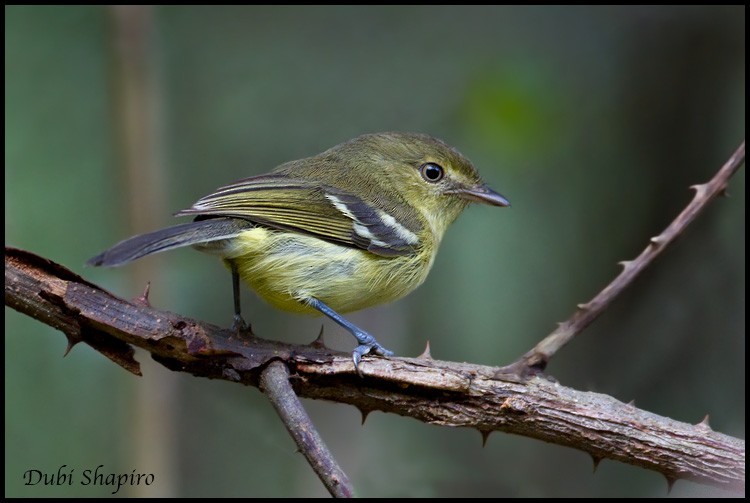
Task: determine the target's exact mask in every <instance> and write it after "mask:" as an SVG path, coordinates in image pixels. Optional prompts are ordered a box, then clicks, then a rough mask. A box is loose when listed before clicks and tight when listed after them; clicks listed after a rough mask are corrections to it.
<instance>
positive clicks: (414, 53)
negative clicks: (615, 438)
mask: <svg viewBox="0 0 750 503" xmlns="http://www.w3.org/2000/svg"><path fill="white" fill-rule="evenodd" d="M153 16H154V22H155V26H156V41H155V43H154V47H153V48H152V57H153V61H154V65H155V68H156V69H157V74H158V81H159V82H160V85H159V90H158V92H159V95H160V97H161V101H160V105H159V110H158V113H159V115H160V117H161V128H162V130H161V134H162V137H163V145H162V150H163V153H164V163H163V167H162V168H163V170H164V173H163V176H164V178H165V179H166V180H167V183H166V187H167V189H166V191H165V193H164V194H163V198H165V201H166V207H167V208H169V209H170V211H177V210H179V209H181V208H184V207H187V206H189V205H190V204H192V202H193V201H194V200H196V199H197V198H198V197H200V196H201V195H203V194H205V193H207V192H209V191H210V190H212V189H214V188H216V187H218V186H219V185H222V184H225V183H227V182H231V181H233V180H235V179H237V178H241V177H245V176H249V175H252V174H257V173H262V172H265V171H268V170H269V169H271V168H273V167H274V166H276V165H278V164H280V163H281V162H284V161H287V160H290V159H296V158H300V157H303V156H307V155H311V154H314V153H317V152H320V151H322V150H323V149H325V148H328V147H330V146H332V145H334V144H336V143H339V142H341V141H343V140H346V139H348V138H351V137H354V136H356V135H358V134H361V133H364V132H372V131H383V130H404V131H420V132H428V133H431V134H433V135H435V136H438V137H441V138H443V139H445V140H446V141H447V142H449V143H451V144H453V145H455V146H457V147H458V148H459V149H460V150H461V151H462V152H463V153H464V154H466V155H467V156H468V157H469V158H471V159H472V160H473V161H474V163H475V165H476V166H477V167H478V168H479V170H480V172H481V173H482V174H483V175H484V177H485V179H486V180H487V181H488V182H489V183H490V185H491V186H493V187H494V188H495V189H497V190H498V191H500V192H501V193H503V194H504V195H506V196H507V197H508V198H509V199H510V200H511V202H512V203H513V207H512V208H510V209H506V210H498V209H493V208H487V207H472V208H470V209H469V210H467V212H466V213H465V214H464V215H463V216H462V217H461V218H460V219H459V220H458V222H457V223H456V224H454V226H453V228H451V230H450V231H449V232H448V234H447V236H446V238H445V240H444V242H443V245H442V248H441V251H440V253H439V255H438V258H437V260H436V263H435V267H434V269H433V271H432V273H431V275H430V277H429V278H428V280H427V282H426V283H425V285H424V286H423V287H421V288H420V289H419V290H417V291H416V292H415V293H413V294H412V295H410V296H409V297H407V298H406V299H403V300H401V301H398V302H396V303H393V304H391V305H387V306H382V307H378V308H374V309H371V310H368V311H364V312H361V313H355V314H353V315H352V316H351V319H352V320H353V321H354V322H355V323H357V324H360V325H361V326H363V327H365V328H367V329H370V330H371V331H372V332H373V333H374V334H376V335H377V336H378V339H379V340H380V341H381V342H382V343H383V344H384V345H385V346H387V347H389V348H391V349H394V350H396V351H397V353H398V354H401V355H416V354H418V353H419V352H421V350H422V348H423V347H424V344H425V341H426V340H430V342H431V345H432V353H433V355H434V356H435V357H436V358H440V359H448V360H458V361H471V362H476V363H482V364H488V365H499V364H504V363H508V362H510V361H511V360H513V359H514V358H515V357H517V356H518V355H519V354H521V353H523V352H525V351H526V350H528V349H529V348H530V347H531V345H533V344H534V343H535V342H536V341H537V340H539V339H540V338H541V337H542V336H543V335H545V334H546V333H548V332H549V331H551V330H552V329H553V328H554V327H555V323H556V322H558V321H562V320H563V319H565V318H566V317H567V316H569V315H570V313H572V311H573V309H574V306H575V305H576V304H577V303H579V302H583V301H585V300H587V299H589V298H590V297H591V296H592V295H593V294H595V293H596V292H597V291H598V290H599V289H600V288H601V287H602V286H603V285H604V284H605V283H606V282H608V281H609V280H610V279H611V278H612V277H613V275H615V274H616V273H617V272H618V271H619V268H618V267H617V266H616V263H617V262H618V261H620V260H624V259H628V258H632V257H634V256H635V255H636V254H637V253H639V252H640V250H641V249H642V248H643V247H644V246H645V244H646V243H647V240H648V238H649V237H650V236H652V235H654V234H655V233H657V232H659V231H660V230H661V229H663V228H664V227H665V226H666V225H667V224H668V223H669V222H670V221H671V219H672V218H673V217H674V216H675V215H676V213H677V212H678V211H679V210H680V209H681V208H682V207H683V206H684V205H685V204H686V203H687V202H688V201H689V198H690V197H691V195H692V194H691V192H689V191H688V189H687V187H688V186H689V185H692V184H695V183H700V182H703V181H706V180H707V179H708V178H710V177H711V176H712V175H713V173H714V172H715V171H716V169H717V168H718V167H719V166H720V165H721V164H722V163H723V162H724V160H725V159H726V158H727V157H728V156H729V155H730V154H731V152H733V150H734V149H735V148H736V146H737V145H738V144H739V143H740V141H741V140H742V139H743V136H744V132H745V7H744V6H736V7H632V8H631V7H628V8H625V7H491V6H488V7H435V6H431V7H395V6H381V7H300V6H282V7H160V8H155V9H154V10H153ZM111 33H112V21H111V16H110V12H109V11H108V8H105V7H17V6H16V7H9V6H6V7H5V109H6V112H5V187H6V188H5V242H6V245H11V246H17V247H22V248H26V249H29V250H31V251H34V252H36V253H39V254H41V255H42V256H46V257H48V258H50V259H52V260H55V261H57V262H59V263H62V264H64V265H66V266H68V267H70V268H71V269H73V270H74V271H76V272H78V273H80V274H82V275H84V276H85V277H86V278H88V279H90V280H91V281H94V282H97V283H99V284H102V285H103V286H104V287H106V288H109V289H111V290H112V291H113V292H115V293H117V294H119V295H121V296H123V297H132V296H135V295H137V294H139V293H140V289H141V287H140V286H139V287H136V286H134V285H131V284H129V283H128V282H127V278H128V274H129V269H128V268H122V269H117V270H92V269H84V268H83V267H82V264H83V263H84V262H85V260H86V259H87V258H89V257H91V256H92V255H94V254H96V253H98V252H99V251H101V250H102V249H104V248H105V247H107V246H109V245H111V244H112V243H114V242H116V241H118V240H120V239H122V238H124V237H126V235H127V233H128V232H129V231H128V229H127V227H126V222H127V220H128V219H127V216H126V215H125V214H124V212H125V202H126V201H127V200H128V198H129V195H128V193H127V192H126V191H125V190H124V187H125V184H124V182H123V179H124V175H123V174H122V172H121V170H122V161H121V159H120V155H121V154H120V152H119V148H118V147H117V144H118V140H117V139H116V136H117V130H118V126H117V123H118V121H119V120H121V118H120V117H118V115H117V113H116V108H115V107H114V106H113V104H112V100H113V97H112V92H113V91H112V90H113V87H114V82H113V81H112V79H113V75H112V63H111V61H112V35H111ZM730 193H731V195H732V197H731V198H729V199H721V200H718V201H716V202H715V203H713V205H712V206H711V208H710V209H709V210H708V211H707V212H706V214H704V215H703V216H701V218H700V219H699V220H698V221H697V222H696V224H695V225H694V227H693V228H691V229H690V230H689V231H688V232H687V234H686V235H685V236H684V237H683V238H682V239H681V240H680V241H679V242H678V243H677V244H676V245H675V246H674V247H673V249H671V250H670V251H669V252H668V253H667V254H666V255H665V256H664V257H662V258H661V259H660V260H659V261H657V263H656V264H655V265H654V267H653V268H651V269H650V270H649V271H647V272H646V274H644V276H643V277H642V278H641V279H639V281H638V282H637V283H636V284H635V285H634V286H633V288H631V289H630V290H629V291H628V292H627V293H626V294H625V295H624V296H623V298H621V299H619V300H618V301H617V302H616V303H615V304H614V305H613V306H612V307H611V309H610V310H609V311H608V312H607V313H606V314H605V315H604V316H603V317H602V318H601V319H600V320H598V321H597V322H596V323H595V324H594V325H593V326H592V327H590V328H589V329H588V330H587V332H586V333H585V334H584V335H583V336H581V337H579V338H578V339H576V340H575V341H574V342H573V343H572V344H571V345H570V346H569V347H567V348H565V350H563V351H562V352H561V353H560V354H559V355H558V357H557V358H556V359H555V360H553V362H552V365H551V366H550V369H549V370H550V372H551V373H552V374H553V375H554V376H555V377H557V378H558V379H559V380H560V381H561V382H562V383H563V384H566V385H570V386H574V387H577V388H580V389H590V390H593V391H598V392H602V393H607V394H610V395H613V396H615V397H617V398H619V399H621V400H623V401H629V400H631V399H635V400H636V403H637V405H638V406H640V407H643V408H645V409H648V410H651V411H653V412H656V413H658V414H663V415H666V416H669V417H672V418H674V419H677V420H682V421H687V422H698V421H700V420H701V419H702V417H703V416H704V415H705V414H706V413H709V414H710V415H711V424H712V425H713V427H714V428H715V429H717V430H718V431H722V432H724V433H727V434H731V435H735V436H740V437H742V436H744V427H745V426H744V425H745V384H744V382H745V367H744V365H745V364H744V354H745V341H744V333H745V281H744V278H745V274H744V273H745V259H744V257H745V244H744V243H745V210H744V208H745V203H744V202H745V170H744V168H743V169H742V170H741V172H740V173H739V174H738V175H737V176H736V177H735V179H734V180H733V181H732V184H731V187H730ZM168 223H169V215H168V214H164V215H161V214H160V215H153V222H152V225H151V226H150V227H149V228H144V229H138V230H139V231H148V230H153V229H155V228H157V227H159V226H162V225H166V224H168ZM146 260H151V259H146ZM160 264H162V267H161V269H163V270H161V271H160V275H159V277H158V280H156V279H155V281H154V283H153V284H152V291H153V292H154V295H156V297H155V299H156V300H154V304H155V306H156V307H158V308H160V309H165V310H171V311H176V312H180V313H183V314H185V315H190V316H193V317H196V318H200V319H205V320H207V321H210V322H213V323H221V324H228V323H229V320H230V313H231V289H230V286H229V285H230V282H229V275H228V274H226V272H225V270H224V269H223V267H222V266H221V264H219V263H218V262H217V261H216V260H214V259H211V258H210V257H206V256H203V255H201V254H198V253H193V252H191V251H177V252H173V253H172V254H171V255H170V256H169V257H168V258H162V262H160ZM244 303H245V306H246V307H245V308H246V312H249V313H251V315H250V316H251V319H252V321H253V326H254V327H255V329H256V331H257V332H258V333H259V334H260V335H261V336H268V337H274V338H275V337H278V338H282V339H284V340H289V341H295V342H304V341H308V340H311V339H312V338H313V337H314V335H315V334H317V331H318V330H319V327H320V323H321V321H320V320H314V319H307V318H301V317H299V318H298V317H293V316H292V315H288V314H285V313H281V312H278V311H275V310H273V309H271V308H268V307H267V306H264V305H262V304H261V303H260V302H259V301H257V299H255V298H252V295H245V300H244ZM325 327H326V331H327V334H330V336H329V337H328V339H329V342H330V344H331V345H333V346H335V347H337V348H341V349H350V348H351V347H352V341H351V340H350V337H349V336H348V335H347V334H345V333H342V332H341V331H340V329H339V328H338V327H335V326H334V325H333V324H331V323H328V322H325ZM5 332H6V336H5V444H6V447H5V480H6V485H5V494H6V496H35V497H36V496H52V495H63V496H105V495H108V494H110V493H111V488H108V487H101V486H99V487H91V486H88V487H82V486H80V485H77V484H73V485H70V486H68V485H63V486H59V487H58V486H46V487H45V486H42V485H36V486H24V485H23V478H22V477H23V473H24V472H25V471H26V470H29V469H39V470H44V471H56V470H57V469H58V468H59V467H60V466H62V465H67V467H68V469H70V468H73V469H75V470H76V473H77V474H79V475H80V472H81V471H82V470H83V469H87V468H91V469H93V468H95V467H96V466H97V465H99V464H103V465H104V466H105V469H106V470H108V471H110V472H118V473H122V472H126V473H130V472H131V471H132V470H133V469H135V470H136V471H147V470H148V468H147V467H143V466H134V464H133V463H134V462H133V459H134V453H133V452H132V451H133V445H134V442H133V438H135V437H137V436H138V435H139V434H140V433H139V430H138V429H137V428H135V427H133V426H132V424H133V415H134V412H133V410H134V406H133V397H134V396H135V395H136V394H137V391H138V388H139V387H150V386H153V385H154V383H155V382H156V381H158V380H159V379H161V377H160V376H163V375H164V374H166V373H167V371H165V370H161V369H157V368H155V367H154V366H151V367H149V368H148V371H147V372H146V373H145V375H144V377H143V378H140V379H138V378H135V377H134V376H132V375H129V374H127V373H125V372H124V371H123V370H122V369H120V368H118V367H116V366H114V365H112V364H111V363H110V362H109V361H107V360H106V359H104V358H102V357H101V355H99V354H96V353H94V352H93V351H92V350H90V349H89V348H86V347H76V348H75V350H74V351H73V352H72V353H71V354H70V355H69V356H68V357H66V358H65V359H62V358H61V355H62V353H63V350H64V348H65V340H64V338H63V337H62V336H61V335H60V334H59V333H56V332H55V331H53V330H52V329H50V328H48V327H46V326H43V325H42V324H40V323H38V322H36V321H33V320H31V319H29V318H27V317H25V316H22V315H20V314H18V313H16V312H15V311H12V310H9V309H6V321H5ZM139 356H140V359H141V360H145V359H148V357H147V355H145V354H139ZM178 382H179V386H178V388H177V390H176V397H175V399H174V400H173V402H174V403H173V405H171V407H173V408H174V410H173V411H171V413H170V415H169V417H171V418H173V419H172V420H173V421H177V422H176V424H169V425H167V427H168V428H170V429H171V430H173V431H174V432H175V434H176V435H177V442H176V447H175V448H174V449H172V451H173V458H172V460H171V463H173V464H174V466H175V467H176V468H175V469H176V472H177V480H176V485H175V487H176V489H175V492H176V495H180V496H323V495H325V494H326V493H325V490H324V489H323V487H322V485H321V484H320V483H319V481H318V480H317V479H316V478H315V476H314V475H313V474H312V472H311V470H310V469H309V467H308V466H307V464H306V463H305V461H304V459H303V458H302V456H300V455H298V454H297V453H296V452H295V446H294V445H293V443H292V441H291V440H290V439H289V438H288V435H287V433H286V432H285V430H284V428H283V427H282V425H281V424H280V422H279V421H278V420H277V419H276V417H275V415H274V412H273V411H272V409H271V407H270V406H269V404H268V403H266V401H265V400H264V398H263V397H262V395H261V394H260V393H259V392H258V391H257V390H248V389H245V388H243V387H240V386H234V385H231V384H228V383H224V382H210V381H204V380H199V379H195V378H192V377H189V376H182V375H180V376H178ZM306 404H307V405H308V406H309V409H310V413H311V416H312V418H313V421H314V422H315V423H316V425H317V426H318V427H319V429H320V431H321V434H322V435H323V438H324V439H326V441H327V442H328V443H329V446H330V448H331V449H332V451H333V452H334V453H335V455H336V456H337V457H338V460H339V461H340V463H341V464H342V465H343V467H344V468H345V470H346V471H347V473H348V474H349V476H350V478H351V479H352V481H353V482H354V484H355V486H356V488H357V490H358V491H359V494H361V495H363V496H394V497H395V496H576V497H580V496H662V495H664V494H665V488H666V484H665V482H664V480H663V479H662V477H660V476H659V475H657V474H654V473H651V472H646V471H643V470H639V469H636V468H633V467H629V466H625V465H622V464H618V463H613V462H607V461H605V462H604V463H602V466H601V467H600V468H599V470H598V471H597V472H596V474H593V475H592V473H591V459H590V458H589V457H588V456H587V455H586V454H584V453H581V452H578V451H574V450H572V449H565V448H561V447H558V446H553V445H548V444H544V443H541V442H538V441H534V440H530V439H526V438H520V437H511V436H508V435H503V434H497V433H496V434H493V435H492V436H491V438H490V439H489V442H488V444H487V446H486V447H485V448H484V449H482V447H481V439H480V436H479V434H478V433H477V432H474V431H468V430H466V431H461V430H458V431H457V430H450V429H447V428H439V427H435V426H430V425H425V424H421V423H418V422H416V421H411V420H408V419H405V418H401V417H396V416H389V415H385V414H380V413H373V414H371V416H370V417H369V418H368V420H367V422H366V424H365V425H364V427H361V426H360V424H359V422H360V417H359V412H358V411H356V410H354V409H352V408H351V407H345V406H342V405H336V404H330V403H325V402H306ZM155 475H156V479H157V484H158V481H159V472H158V471H157V472H156V473H155ZM142 489H143V488H142ZM714 493H715V491H714V490H711V489H708V488H704V487H701V486H698V485H695V484H691V483H687V482H678V483H677V485H676V486H675V489H674V491H673V492H672V494H673V495H694V494H714ZM118 494H119V495H132V494H135V493H133V492H132V490H131V488H128V487H125V488H123V489H122V490H121V491H120V492H119V493H118ZM140 494H149V493H148V488H145V489H144V492H142V493H140Z"/></svg>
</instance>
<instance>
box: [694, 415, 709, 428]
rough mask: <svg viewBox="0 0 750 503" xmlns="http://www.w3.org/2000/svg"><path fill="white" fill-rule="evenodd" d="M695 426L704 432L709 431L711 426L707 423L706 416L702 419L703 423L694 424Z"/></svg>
mask: <svg viewBox="0 0 750 503" xmlns="http://www.w3.org/2000/svg"><path fill="white" fill-rule="evenodd" d="M695 426H697V427H698V428H702V429H704V430H711V425H710V424H709V423H708V414H706V417H704V418H703V421H701V422H700V423H698V424H696V425H695Z"/></svg>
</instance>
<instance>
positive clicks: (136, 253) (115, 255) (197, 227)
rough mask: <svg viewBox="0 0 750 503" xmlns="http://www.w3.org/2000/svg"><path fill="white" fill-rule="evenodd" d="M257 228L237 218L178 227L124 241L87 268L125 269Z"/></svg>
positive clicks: (98, 257)
mask: <svg viewBox="0 0 750 503" xmlns="http://www.w3.org/2000/svg"><path fill="white" fill-rule="evenodd" d="M254 226H255V225H254V224H253V223H252V222H249V221H247V220H242V219H238V218H209V219H205V220H198V221H196V222H190V223H187V224H181V225H175V226H174V227H167V228H166V229H161V230H158V231H154V232H149V233H148V234H140V235H138V236H133V237H132V238H128V239H126V240H125V241H121V242H119V243H117V244H116V245H114V246H113V247H112V248H109V249H108V250H105V251H103V252H102V253H100V254H99V255H97V256H96V257H93V258H91V259H89V260H88V262H86V265H92V266H105V267H114V266H118V265H123V264H127V263H128V262H132V261H133V260H136V259H139V258H141V257H144V256H146V255H150V254H152V253H157V252H162V251H166V250H171V249H173V248H180V247H182V246H190V245H195V244H200V243H208V242H211V241H218V240H221V239H228V238H232V237H235V236H237V235H238V234H240V233H241V232H243V231H246V230H248V229H252V228H253V227H254Z"/></svg>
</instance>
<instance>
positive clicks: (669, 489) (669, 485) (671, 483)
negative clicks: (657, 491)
mask: <svg viewBox="0 0 750 503" xmlns="http://www.w3.org/2000/svg"><path fill="white" fill-rule="evenodd" d="M664 478H665V479H667V494H669V493H671V492H672V488H674V483H675V482H677V479H676V478H674V477H670V476H668V475H664Z"/></svg>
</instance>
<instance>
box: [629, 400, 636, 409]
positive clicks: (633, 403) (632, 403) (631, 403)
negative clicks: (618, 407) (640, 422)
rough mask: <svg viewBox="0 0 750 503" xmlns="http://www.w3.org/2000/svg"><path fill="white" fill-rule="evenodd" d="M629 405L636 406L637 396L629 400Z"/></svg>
mask: <svg viewBox="0 0 750 503" xmlns="http://www.w3.org/2000/svg"><path fill="white" fill-rule="evenodd" d="M628 405H631V406H633V407H635V398H634V399H632V400H631V401H629V402H628Z"/></svg>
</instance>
